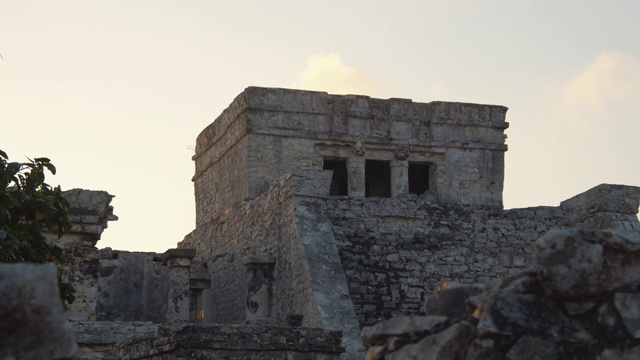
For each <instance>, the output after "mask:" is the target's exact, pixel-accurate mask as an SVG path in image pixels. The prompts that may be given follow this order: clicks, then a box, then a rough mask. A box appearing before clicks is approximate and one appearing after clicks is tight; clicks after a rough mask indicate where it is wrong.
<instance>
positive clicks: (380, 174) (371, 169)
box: [364, 160, 391, 197]
mask: <svg viewBox="0 0 640 360" xmlns="http://www.w3.org/2000/svg"><path fill="white" fill-rule="evenodd" d="M364 185H365V192H364V196H365V197H391V168H390V167H389V162H388V161H379V160H366V161H365V163H364Z"/></svg>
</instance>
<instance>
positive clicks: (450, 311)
mask: <svg viewBox="0 0 640 360" xmlns="http://www.w3.org/2000/svg"><path fill="white" fill-rule="evenodd" d="M483 290H484V287H483V286H482V285H477V284H474V285H466V284H460V283H456V282H448V283H442V284H440V285H439V286H438V290H436V291H435V292H434V293H433V294H432V295H431V296H429V297H427V298H426V299H425V307H424V312H425V313H426V314H427V315H437V316H446V317H448V318H450V319H451V320H452V321H455V320H458V319H464V318H465V317H467V316H469V315H470V314H469V311H468V309H467V306H466V301H467V299H468V298H470V297H471V296H475V295H478V294H479V293H481V292H482V291H483Z"/></svg>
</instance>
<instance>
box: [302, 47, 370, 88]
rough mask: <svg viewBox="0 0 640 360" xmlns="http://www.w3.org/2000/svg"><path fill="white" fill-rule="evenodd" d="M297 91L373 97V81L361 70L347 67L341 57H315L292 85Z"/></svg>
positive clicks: (310, 59)
mask: <svg viewBox="0 0 640 360" xmlns="http://www.w3.org/2000/svg"><path fill="white" fill-rule="evenodd" d="M292 86H293V87H294V88H297V89H304V90H317V91H326V92H329V93H331V94H358V95H373V93H374V85H373V80H372V79H371V77H370V76H369V75H367V74H366V73H364V72H362V71H361V70H359V69H357V68H355V67H350V66H346V65H345V64H343V63H342V59H341V58H340V55H336V54H330V55H313V56H310V57H309V59H308V60H307V67H306V68H305V69H304V71H302V72H301V73H300V74H299V75H298V80H297V81H296V82H295V83H294V84H293V85H292Z"/></svg>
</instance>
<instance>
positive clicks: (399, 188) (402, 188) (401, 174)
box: [389, 160, 409, 197]
mask: <svg viewBox="0 0 640 360" xmlns="http://www.w3.org/2000/svg"><path fill="white" fill-rule="evenodd" d="M389 166H390V167H391V197H396V196H398V195H400V194H407V193H409V162H408V161H407V160H391V163H390V164H389Z"/></svg>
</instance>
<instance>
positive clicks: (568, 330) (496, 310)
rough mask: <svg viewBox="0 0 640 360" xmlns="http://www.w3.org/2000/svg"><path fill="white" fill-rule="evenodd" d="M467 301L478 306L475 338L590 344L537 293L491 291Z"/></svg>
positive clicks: (576, 324)
mask: <svg viewBox="0 0 640 360" xmlns="http://www.w3.org/2000/svg"><path fill="white" fill-rule="evenodd" d="M469 302H470V304H471V305H474V306H478V308H477V309H476V311H475V314H476V315H480V316H479V320H480V321H479V322H478V325H477V327H476V329H477V332H478V336H479V337H494V336H514V337H518V336H522V335H524V334H533V335H539V336H545V337H553V338H556V339H559V340H561V341H568V342H581V343H591V342H593V337H592V336H591V334H590V333H589V332H587V331H586V330H585V329H584V327H583V326H582V325H581V324H580V323H579V322H577V321H575V320H573V319H571V318H569V317H567V316H566V315H564V314H563V313H562V309H561V308H560V307H559V306H557V305H555V304H554V303H553V302H549V300H548V299H545V298H544V297H542V296H540V295H539V294H515V293H512V292H509V291H495V290H494V291H489V292H485V293H483V294H481V295H479V296H477V297H474V298H470V299H469Z"/></svg>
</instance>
